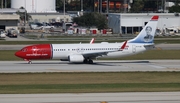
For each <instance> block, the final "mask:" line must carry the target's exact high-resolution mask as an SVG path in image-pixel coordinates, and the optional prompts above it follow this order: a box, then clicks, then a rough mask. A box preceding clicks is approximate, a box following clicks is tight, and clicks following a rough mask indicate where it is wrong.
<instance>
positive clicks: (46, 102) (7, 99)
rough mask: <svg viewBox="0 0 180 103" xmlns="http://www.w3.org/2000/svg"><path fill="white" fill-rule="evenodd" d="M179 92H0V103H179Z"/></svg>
mask: <svg viewBox="0 0 180 103" xmlns="http://www.w3.org/2000/svg"><path fill="white" fill-rule="evenodd" d="M179 97H180V92H133V93H80V94H69V93H67V94H0V103H179V102H180V98H179Z"/></svg>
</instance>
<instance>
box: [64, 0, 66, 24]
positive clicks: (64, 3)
mask: <svg viewBox="0 0 180 103" xmlns="http://www.w3.org/2000/svg"><path fill="white" fill-rule="evenodd" d="M65 6H66V5H65V0H64V23H65V8H66V7H65Z"/></svg>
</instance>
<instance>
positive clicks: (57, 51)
mask: <svg viewBox="0 0 180 103" xmlns="http://www.w3.org/2000/svg"><path fill="white" fill-rule="evenodd" d="M122 45H123V43H98V44H52V52H53V53H52V59H68V56H69V55H83V54H92V53H97V52H109V53H107V54H106V55H102V56H98V57H97V58H99V57H103V58H118V57H123V56H130V55H133V54H137V53H140V52H144V51H146V50H147V49H151V48H152V47H153V46H150V47H148V48H147V47H144V44H142V43H127V45H126V47H125V48H124V49H123V50H122V51H118V50H119V49H120V48H121V46H122Z"/></svg>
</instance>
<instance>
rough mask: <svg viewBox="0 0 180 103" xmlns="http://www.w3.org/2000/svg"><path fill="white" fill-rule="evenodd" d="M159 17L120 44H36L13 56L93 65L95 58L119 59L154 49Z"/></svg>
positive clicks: (28, 59)
mask: <svg viewBox="0 0 180 103" xmlns="http://www.w3.org/2000/svg"><path fill="white" fill-rule="evenodd" d="M158 18H159V16H157V15H155V16H153V17H152V18H151V20H150V21H149V22H148V23H147V24H146V26H145V27H144V28H143V29H142V30H141V32H140V33H139V34H138V35H137V36H136V37H135V38H133V39H130V40H127V41H124V42H122V43H107V42H102V43H85V44H84V43H80V44H36V45H30V46H26V47H24V48H22V49H21V50H19V51H17V52H16V53H15V55H16V56H17V57H19V58H22V59H24V60H26V61H28V63H29V64H31V63H32V61H31V60H48V59H57V60H61V61H69V62H70V63H88V64H93V59H96V58H120V57H124V56H130V55H134V54H138V53H141V52H144V51H146V50H150V49H152V48H154V42H153V41H154V35H155V32H156V28H157V22H158Z"/></svg>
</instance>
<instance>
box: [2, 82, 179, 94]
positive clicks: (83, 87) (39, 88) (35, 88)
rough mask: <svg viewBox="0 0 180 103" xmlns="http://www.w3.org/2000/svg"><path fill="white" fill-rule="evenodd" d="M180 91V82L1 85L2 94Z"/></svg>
mask: <svg viewBox="0 0 180 103" xmlns="http://www.w3.org/2000/svg"><path fill="white" fill-rule="evenodd" d="M168 91H180V83H117V84H41V85H0V93H1V94H9V93H11V94H12V93H16V94H22V93H23V94H26V93H98V92H168Z"/></svg>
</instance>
